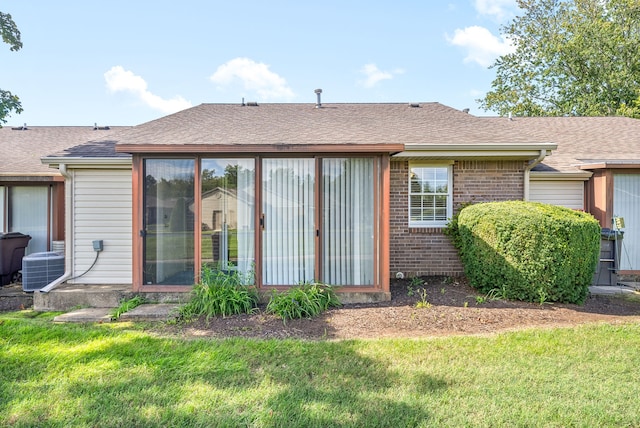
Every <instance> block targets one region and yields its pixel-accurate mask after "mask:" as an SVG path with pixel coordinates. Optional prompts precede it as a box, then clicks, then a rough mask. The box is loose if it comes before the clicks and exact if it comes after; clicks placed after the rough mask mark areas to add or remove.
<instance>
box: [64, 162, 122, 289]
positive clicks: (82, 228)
mask: <svg viewBox="0 0 640 428" xmlns="http://www.w3.org/2000/svg"><path fill="white" fill-rule="evenodd" d="M72 183H73V184H72V185H73V201H74V208H73V218H72V227H73V275H74V276H77V275H80V274H82V273H84V272H85V271H86V270H87V269H89V267H90V266H91V264H92V263H93V262H94V260H95V257H96V252H95V251H94V250H93V241H95V240H102V241H103V243H104V250H103V251H102V252H100V254H99V257H98V261H97V263H96V264H95V266H94V267H93V268H92V269H91V270H90V271H89V272H87V273H86V274H85V275H83V276H82V277H81V278H78V279H77V280H73V281H72V282H76V283H81V284H131V282H132V274H131V269H132V259H131V257H132V253H131V252H132V237H131V230H132V229H131V227H132V223H131V221H132V220H131V219H132V196H131V170H128V169H110V170H107V169H96V170H84V169H77V170H75V171H74V174H73V181H72Z"/></svg>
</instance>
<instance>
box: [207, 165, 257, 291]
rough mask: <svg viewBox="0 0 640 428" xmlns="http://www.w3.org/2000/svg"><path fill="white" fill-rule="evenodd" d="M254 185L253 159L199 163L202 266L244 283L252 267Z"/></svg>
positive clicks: (253, 248) (253, 264)
mask: <svg viewBox="0 0 640 428" xmlns="http://www.w3.org/2000/svg"><path fill="white" fill-rule="evenodd" d="M255 182H256V181H255V160H254V159H203V160H202V174H201V188H202V191H201V194H200V200H201V204H200V205H201V213H202V214H201V216H200V223H201V229H200V230H201V231H202V232H201V239H200V248H201V258H202V264H203V266H207V267H209V268H211V269H216V270H224V271H237V272H238V273H240V274H242V277H243V278H246V279H247V282H252V281H253V273H254V272H253V270H254V268H255V227H254V224H255Z"/></svg>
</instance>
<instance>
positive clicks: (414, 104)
mask: <svg viewBox="0 0 640 428" xmlns="http://www.w3.org/2000/svg"><path fill="white" fill-rule="evenodd" d="M409 107H411V108H420V104H418V103H411V104H409Z"/></svg>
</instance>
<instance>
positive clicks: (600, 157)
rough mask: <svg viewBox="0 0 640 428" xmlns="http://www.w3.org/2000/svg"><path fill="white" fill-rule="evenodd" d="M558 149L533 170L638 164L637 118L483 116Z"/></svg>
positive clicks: (639, 127) (639, 134) (639, 136)
mask: <svg viewBox="0 0 640 428" xmlns="http://www.w3.org/2000/svg"><path fill="white" fill-rule="evenodd" d="M484 120H486V121H488V122H493V123H497V124H500V126H503V127H506V128H508V129H509V130H511V131H513V132H517V133H520V134H523V135H528V136H530V138H532V139H534V140H548V141H553V142H554V143H556V144H557V145H558V148H557V149H556V150H554V151H553V153H552V154H551V156H547V157H546V158H545V159H544V161H543V162H542V163H541V164H539V165H538V166H536V167H535V168H534V171H545V172H571V171H578V170H579V169H580V168H581V167H582V168H585V169H587V168H588V166H589V165H594V164H608V165H609V166H612V165H618V166H624V165H626V166H631V165H635V166H636V167H638V166H640V120H638V119H630V118H626V117H516V118H513V119H511V120H509V119H507V118H484Z"/></svg>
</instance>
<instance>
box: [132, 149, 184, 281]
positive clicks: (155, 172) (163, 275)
mask: <svg viewBox="0 0 640 428" xmlns="http://www.w3.org/2000/svg"><path fill="white" fill-rule="evenodd" d="M194 167H195V162H194V160H193V159H146V160H145V162H144V229H143V231H142V236H143V248H144V261H143V264H144V272H143V281H144V284H149V285H151V284H155V285H192V284H193V283H194V280H195V275H194V264H195V262H194V227H193V225H194V221H195V220H194V210H193V207H194V204H193V202H194V174H195V172H194V171H195V170H194Z"/></svg>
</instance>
